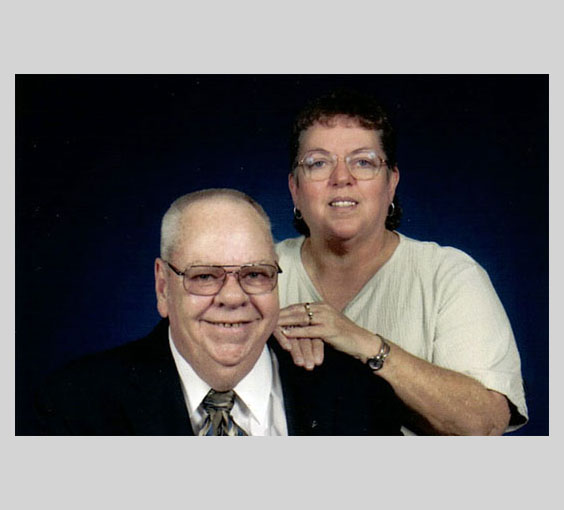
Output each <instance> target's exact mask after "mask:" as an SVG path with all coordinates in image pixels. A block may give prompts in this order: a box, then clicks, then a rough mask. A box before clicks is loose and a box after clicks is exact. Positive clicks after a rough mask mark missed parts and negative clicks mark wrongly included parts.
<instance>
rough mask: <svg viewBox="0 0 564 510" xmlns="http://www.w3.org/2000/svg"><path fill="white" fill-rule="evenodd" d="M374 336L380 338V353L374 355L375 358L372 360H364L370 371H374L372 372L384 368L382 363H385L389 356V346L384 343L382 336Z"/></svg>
mask: <svg viewBox="0 0 564 510" xmlns="http://www.w3.org/2000/svg"><path fill="white" fill-rule="evenodd" d="M376 336H377V337H378V338H380V340H382V347H380V352H379V353H378V354H376V356H374V357H373V358H368V359H367V360H366V363H367V365H368V366H369V367H370V368H371V369H372V370H374V372H377V371H378V370H380V369H381V368H382V367H383V366H384V361H386V358H387V357H388V354H390V344H389V343H388V342H387V341H386V339H385V338H384V337H383V336H380V335H376Z"/></svg>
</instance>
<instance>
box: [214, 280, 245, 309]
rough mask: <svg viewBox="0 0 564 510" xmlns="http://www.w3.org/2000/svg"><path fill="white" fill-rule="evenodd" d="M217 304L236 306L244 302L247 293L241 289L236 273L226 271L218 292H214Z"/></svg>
mask: <svg viewBox="0 0 564 510" xmlns="http://www.w3.org/2000/svg"><path fill="white" fill-rule="evenodd" d="M216 300H217V302H218V303H219V304H223V305H226V306H231V307H236V306H241V305H243V304H245V303H246V302H247V301H248V300H249V295H248V294H247V293H246V292H245V291H244V290H243V288H242V287H241V284H240V283H239V278H238V276H237V273H227V274H226V275H225V280H224V281H223V285H222V287H221V289H219V292H218V293H217V294H216Z"/></svg>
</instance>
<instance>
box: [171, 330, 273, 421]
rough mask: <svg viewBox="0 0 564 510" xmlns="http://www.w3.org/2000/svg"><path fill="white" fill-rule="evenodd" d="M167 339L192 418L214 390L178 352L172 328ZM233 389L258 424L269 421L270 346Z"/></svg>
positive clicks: (270, 385)
mask: <svg viewBox="0 0 564 510" xmlns="http://www.w3.org/2000/svg"><path fill="white" fill-rule="evenodd" d="M168 338H169V344H170V350H171V352H172V356H173V358H174V361H175V363H176V367H177V369H178V373H179V375H180V379H181V380H182V387H183V389H184V393H185V396H186V400H187V403H188V407H189V412H190V413H191V414H193V413H194V412H195V411H196V410H197V409H198V407H199V406H200V404H201V403H202V400H204V398H205V396H206V395H207V394H208V392H209V390H210V389H211V386H210V385H209V384H208V383H207V382H205V381H204V380H203V379H202V378H201V377H200V376H199V375H198V374H197V373H196V371H195V370H194V369H193V368H192V366H191V365H190V363H188V361H186V359H185V358H184V357H183V356H182V355H181V354H180V352H178V349H177V348H176V345H175V344H174V341H173V340H172V336H171V333H170V327H169V331H168ZM233 389H234V390H235V393H237V396H238V397H239V399H240V400H241V401H242V402H243V404H244V405H245V406H246V407H247V408H248V409H249V411H250V412H251V414H252V415H253V416H254V418H255V419H256V420H257V421H258V422H260V423H262V422H264V421H265V420H266V419H267V413H268V409H269V407H268V406H269V399H270V392H271V389H272V359H271V356H270V351H269V349H268V347H267V345H265V346H264V348H263V350H262V353H261V355H260V356H259V359H258V360H257V362H256V363H255V365H254V367H253V368H252V369H251V371H250V372H249V373H248V374H247V375H246V376H245V377H244V378H243V379H241V381H239V384H237V386H235V388H233Z"/></svg>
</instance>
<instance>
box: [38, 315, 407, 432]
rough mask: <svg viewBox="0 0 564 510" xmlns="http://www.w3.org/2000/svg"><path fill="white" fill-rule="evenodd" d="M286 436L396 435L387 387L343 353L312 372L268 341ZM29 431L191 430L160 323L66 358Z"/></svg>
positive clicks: (41, 396)
mask: <svg viewBox="0 0 564 510" xmlns="http://www.w3.org/2000/svg"><path fill="white" fill-rule="evenodd" d="M269 345H270V347H271V349H272V350H273V351H274V352H275V353H276V355H277V358H278V361H279V366H280V378H281V381H282V388H283V393H284V405H285V411H286V420H287V424H288V433H289V434H290V435H401V432H400V419H399V414H398V413H399V407H398V405H399V401H398V400H397V397H396V396H395V394H394V392H393V390H392V388H391V386H390V385H389V384H388V383H386V382H385V381H384V380H383V379H381V378H380V377H376V376H374V375H373V374H371V373H370V370H369V369H368V368H367V367H364V366H362V365H361V364H360V363H359V362H358V361H356V360H354V359H353V358H351V357H350V356H346V355H344V354H342V353H339V352H337V351H335V350H333V349H330V348H326V356H325V361H324V363H323V365H322V366H321V367H318V368H316V369H315V370H314V371H313V372H307V371H306V370H304V369H303V368H300V367H296V366H295V365H294V364H293V362H292V359H291V356H290V355H289V354H288V353H287V352H285V351H283V350H282V349H281V348H280V347H279V345H278V343H277V342H276V340H275V339H274V338H271V339H270V341H269ZM36 411H37V413H36V414H37V418H38V420H37V426H38V429H37V432H38V434H48V435H193V431H192V428H191V425H190V419H189V416H188V411H187V409H186V405H185V402H184V397H183V394H182V388H181V382H180V377H179V375H178V372H177V370H176V366H175V364H174V359H173V357H172V354H171V352H170V348H169V345H168V321H167V320H162V321H161V322H160V323H159V324H158V325H157V326H156V327H155V329H154V330H153V331H152V332H151V333H150V334H149V335H148V336H146V337H144V338H142V339H140V340H137V341H134V342H130V343H128V344H125V345H122V346H120V347H117V348H114V349H111V350H109V351H105V352H102V353H98V354H93V355H89V356H86V357H84V358H82V359H80V360H77V361H75V362H72V363H71V364H69V365H68V366H66V367H65V368H64V369H62V370H60V371H58V372H56V373H55V374H53V375H52V376H51V377H50V378H49V379H48V381H47V382H46V384H45V385H44V386H43V387H42V388H41V390H40V391H39V393H38V396H37V399H36Z"/></svg>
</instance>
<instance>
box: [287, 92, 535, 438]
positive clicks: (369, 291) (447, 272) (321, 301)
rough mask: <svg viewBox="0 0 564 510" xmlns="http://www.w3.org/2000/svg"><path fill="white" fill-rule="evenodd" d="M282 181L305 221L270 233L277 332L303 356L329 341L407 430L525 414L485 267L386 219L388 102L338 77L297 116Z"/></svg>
mask: <svg viewBox="0 0 564 510" xmlns="http://www.w3.org/2000/svg"><path fill="white" fill-rule="evenodd" d="M292 137H293V138H292V144H291V160H292V171H291V173H290V175H289V181H288V182H289V188H290V192H291V194H292V200H293V202H294V206H295V208H294V214H295V225H296V226H297V228H298V231H299V232H300V233H301V234H303V235H302V236H301V237H299V238H295V239H287V240H286V241H283V242H281V243H279V244H278V245H277V252H278V255H279V257H280V261H279V263H280V266H281V267H282V268H283V270H284V273H283V274H282V275H281V278H280V283H279V289H280V299H281V307H283V309H282V310H281V314H280V319H279V326H280V330H279V331H278V332H277V338H278V340H279V342H280V344H281V345H282V346H283V347H284V348H285V349H287V350H290V351H291V352H292V356H293V358H294V362H295V363H296V364H298V365H303V366H305V367H306V368H307V369H310V370H311V369H313V367H314V366H315V365H320V364H321V363H323V356H324V352H326V349H328V347H327V346H326V345H325V344H328V345H329V346H331V348H333V349H335V350H337V351H340V352H342V353H346V354H348V355H350V356H352V357H354V358H356V359H358V360H359V363H358V370H359V371H367V370H372V371H373V373H374V377H382V378H383V379H385V380H386V381H387V382H388V383H389V384H390V385H391V386H392V387H393V389H394V390H395V392H396V395H397V396H398V397H399V399H400V400H401V401H402V402H403V404H404V405H405V410H406V413H405V416H406V417H405V425H406V428H405V429H404V432H405V433H410V431H411V432H417V433H425V434H454V435H462V434H464V435H467V434H472V435H497V434H502V433H503V432H505V431H506V430H512V429H514V428H516V427H517V426H519V425H521V424H523V423H525V422H526V420H527V408H526V404H525V399H524V392H523V386H522V379H521V370H520V359H519V353H518V351H517V347H516V345H515V340H514V338H513V334H512V332H511V327H510V325H509V322H508V319H507V316H506V314H505V311H504V309H503V306H502V305H501V303H500V301H499V299H498V297H497V295H496V293H495V290H494V289H493V287H492V286H491V283H490V281H489V278H488V276H487V274H486V273H485V271H484V270H483V269H482V268H481V267H480V266H479V265H478V264H477V263H476V262H475V261H473V260H472V259H471V258H470V257H469V256H467V255H466V254H464V253H462V252H460V251H459V250H456V249H454V248H444V247H440V246H438V245H436V244H435V243H424V242H419V241H415V240H412V239H409V238H407V237H405V236H403V235H401V234H399V233H398V232H396V231H395V230H394V229H395V228H397V226H398V225H399V219H400V216H401V211H400V208H399V206H398V203H397V200H396V199H395V192H396V188H397V185H398V182H399V170H398V167H397V164H396V161H395V138H394V132H393V129H392V127H391V125H390V123H389V121H388V119H387V117H386V114H385V113H384V112H383V110H382V109H381V108H380V106H379V105H378V104H377V103H375V102H374V101H373V100H372V99H371V98H368V97H366V96H363V95H359V94H354V93H350V92H344V91H340V92H337V93H333V94H330V95H328V96H325V97H322V98H319V99H318V100H317V101H315V102H313V103H312V104H310V105H309V106H307V107H306V108H305V109H304V110H303V111H302V112H301V113H300V114H299V115H298V117H297V118H296V121H295V123H294V128H293V134H292Z"/></svg>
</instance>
